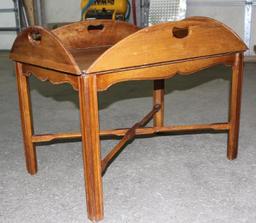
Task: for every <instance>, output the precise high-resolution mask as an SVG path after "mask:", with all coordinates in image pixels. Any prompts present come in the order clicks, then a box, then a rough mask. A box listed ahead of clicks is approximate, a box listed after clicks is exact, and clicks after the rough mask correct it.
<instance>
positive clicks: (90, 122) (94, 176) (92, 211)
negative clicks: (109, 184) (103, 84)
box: [79, 75, 104, 221]
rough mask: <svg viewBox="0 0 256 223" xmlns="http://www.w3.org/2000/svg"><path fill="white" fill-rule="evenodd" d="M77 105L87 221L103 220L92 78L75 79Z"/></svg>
mask: <svg viewBox="0 0 256 223" xmlns="http://www.w3.org/2000/svg"><path fill="white" fill-rule="evenodd" d="M79 104H80V121H81V133H82V150H83V161H84V176H85V185H86V186H85V187H86V201H87V213H88V218H89V219H90V220H92V221H99V220H101V219H103V217H104V211H103V191H102V176H101V152H100V135H99V132H100V131H99V114H98V99H97V86H96V77H95V76H90V75H84V76H81V77H79Z"/></svg>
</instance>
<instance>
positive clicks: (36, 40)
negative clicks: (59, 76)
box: [10, 26, 81, 75]
mask: <svg viewBox="0 0 256 223" xmlns="http://www.w3.org/2000/svg"><path fill="white" fill-rule="evenodd" d="M10 58H11V59H12V60H14V61H17V62H22V63H26V64H31V65H35V66H40V67H43V68H47V69H53V70H57V71H62V72H65V73H71V74H76V75H80V74H81V71H80V69H79V67H78V65H77V64H76V62H75V60H74V58H73V57H72V55H71V54H70V52H69V51H68V50H67V49H66V48H65V47H64V45H63V44H62V43H61V41H60V40H59V39H58V37H57V36H56V35H54V34H53V33H52V32H50V31H48V30H47V29H45V28H43V27H39V26H33V27H29V28H27V29H25V30H24V31H23V32H21V33H20V34H19V36H18V37H17V38H16V40H15V42H14V44H13V46H12V49H11V53H10Z"/></svg>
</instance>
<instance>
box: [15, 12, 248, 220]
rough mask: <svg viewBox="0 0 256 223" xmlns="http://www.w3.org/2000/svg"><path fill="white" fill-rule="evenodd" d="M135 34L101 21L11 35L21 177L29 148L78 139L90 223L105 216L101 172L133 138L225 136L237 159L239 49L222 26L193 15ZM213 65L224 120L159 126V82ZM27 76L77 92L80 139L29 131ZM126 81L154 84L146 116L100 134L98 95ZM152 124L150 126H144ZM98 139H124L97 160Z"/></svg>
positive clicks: (33, 165)
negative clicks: (221, 67) (222, 85)
mask: <svg viewBox="0 0 256 223" xmlns="http://www.w3.org/2000/svg"><path fill="white" fill-rule="evenodd" d="M138 30H139V28H137V27H135V26H132V25H129V24H127V23H124V22H117V21H106V20H96V21H82V22H78V23H74V24H70V25H67V26H63V27H61V28H58V29H56V30H54V31H52V32H50V31H48V30H46V29H45V28H42V27H30V28H28V29H26V30H25V31H24V32H22V33H21V34H20V35H19V36H18V37H17V39H16V41H15V43H14V45H13V47H12V51H11V54H10V57H11V59H12V60H14V61H15V62H16V74H17V84H18V93H19V101H20V113H21V122H22V130H23V138H24V148H25V157H26V163H27V169H28V172H29V173H31V174H35V173H36V171H37V162H36V151H35V147H34V144H36V143H39V142H51V141H53V140H58V139H81V138H82V150H83V161H84V177H85V185H86V186H85V187H86V200H87V212H88V217H89V219H91V220H92V221H98V220H101V219H103V216H104V211H103V191H102V172H104V171H105V170H106V168H107V166H108V165H109V163H110V162H111V161H112V160H113V158H114V157H115V156H116V155H117V154H118V153H119V152H120V151H121V150H122V148H123V146H124V145H125V144H126V143H127V142H128V141H129V140H132V139H134V138H135V137H136V136H143V135H154V134H157V133H186V132H189V133H190V132H198V131H199V132H227V133H228V143H227V144H228V148H227V157H228V159H234V158H236V156H237V150H238V135H239V119H240V107H241V91H242V73H243V72H242V71H243V52H244V51H245V50H246V49H247V48H246V46H245V44H244V43H243V42H242V41H241V39H240V38H239V37H238V36H237V34H235V33H234V32H232V31H231V30H230V29H229V28H228V27H226V26H225V25H223V24H221V23H220V22H218V21H216V20H213V19H210V18H206V17H192V18H188V19H185V20H182V21H178V22H168V23H163V24H159V25H156V26H152V27H149V28H145V29H143V30H140V31H138ZM32 36H33V38H34V39H35V40H33V39H31V38H32ZM217 64H225V65H229V66H232V83H231V93H230V112H229V120H228V122H224V123H211V124H193V125H181V126H176V125H171V126H165V125H164V82H165V80H166V79H169V78H171V77H173V76H175V75H177V74H180V75H190V74H192V73H194V72H197V71H199V70H202V69H205V68H207V67H210V66H214V65H217ZM30 75H34V76H36V77H37V78H38V79H40V80H42V81H46V80H49V81H50V82H51V83H53V84H63V83H69V84H71V85H72V86H73V88H74V89H75V90H78V93H79V104H80V122H81V133H80V132H77V133H54V134H34V133H33V124H32V113H31V104H30V96H29V86H28V77H29V76H30ZM131 80H133V81H135V80H139V81H143V80H152V81H153V83H154V89H153V108H152V110H151V111H150V112H149V114H148V115H146V116H145V117H144V118H143V119H142V120H141V121H139V122H137V123H135V124H134V125H133V126H132V127H131V128H122V129H111V130H100V128H99V117H98V115H99V111H98V94H97V93H98V92H99V91H104V90H107V89H108V88H109V87H110V86H112V85H114V84H117V83H120V82H125V81H131ZM152 118H153V119H154V123H153V126H152V127H145V125H146V124H147V122H148V121H149V120H150V119H152ZM101 136H102V137H103V136H113V137H123V138H122V139H121V141H120V142H119V143H118V144H117V145H116V146H115V147H114V148H113V149H112V150H111V151H110V153H109V154H107V155H106V157H105V158H103V159H102V158H101V152H100V137H101Z"/></svg>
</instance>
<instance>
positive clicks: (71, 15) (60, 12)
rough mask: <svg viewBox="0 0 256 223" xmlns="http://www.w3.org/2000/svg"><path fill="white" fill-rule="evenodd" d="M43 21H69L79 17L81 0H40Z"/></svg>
mask: <svg viewBox="0 0 256 223" xmlns="http://www.w3.org/2000/svg"><path fill="white" fill-rule="evenodd" d="M42 3H43V4H44V16H45V23H57V22H71V21H78V20H80V19H81V10H80V3H81V0H54V1H53V0H42Z"/></svg>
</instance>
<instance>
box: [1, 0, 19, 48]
mask: <svg viewBox="0 0 256 223" xmlns="http://www.w3.org/2000/svg"><path fill="white" fill-rule="evenodd" d="M13 7H14V6H13V1H11V0H0V8H1V9H5V8H13ZM15 26H16V22H15V14H14V12H5V13H0V27H15ZM15 38H16V32H9V31H8V32H7V31H3V32H0V50H7V49H10V48H11V46H12V43H13V41H14V39H15Z"/></svg>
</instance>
